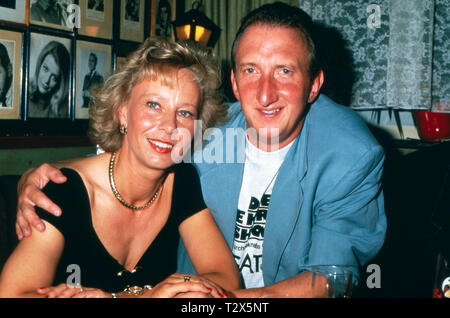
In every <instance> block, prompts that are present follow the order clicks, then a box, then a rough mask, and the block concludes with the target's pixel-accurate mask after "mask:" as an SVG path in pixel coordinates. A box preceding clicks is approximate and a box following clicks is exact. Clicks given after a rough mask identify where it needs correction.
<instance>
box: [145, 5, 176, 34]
mask: <svg viewBox="0 0 450 318" xmlns="http://www.w3.org/2000/svg"><path fill="white" fill-rule="evenodd" d="M176 5H177V1H176V0H153V1H152V16H151V18H150V20H151V27H150V35H152V36H155V35H158V36H164V37H168V38H170V39H173V38H174V35H173V27H172V21H173V20H175V19H176Z"/></svg>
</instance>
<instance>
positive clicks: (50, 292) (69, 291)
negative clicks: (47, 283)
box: [37, 283, 111, 298]
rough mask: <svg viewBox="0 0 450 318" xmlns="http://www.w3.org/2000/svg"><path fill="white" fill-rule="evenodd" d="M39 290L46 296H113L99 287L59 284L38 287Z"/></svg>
mask: <svg viewBox="0 0 450 318" xmlns="http://www.w3.org/2000/svg"><path fill="white" fill-rule="evenodd" d="M37 292H38V293H39V294H41V295H45V298H111V294H110V293H107V292H104V291H103V290H101V289H98V288H90V287H82V286H69V285H67V284H64V283H62V284H59V285H58V286H51V287H46V288H38V289H37Z"/></svg>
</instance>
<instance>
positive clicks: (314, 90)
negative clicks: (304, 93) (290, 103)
mask: <svg viewBox="0 0 450 318" xmlns="http://www.w3.org/2000/svg"><path fill="white" fill-rule="evenodd" d="M324 80H325V76H324V75H323V71H322V70H320V71H319V73H318V74H317V76H316V77H315V78H314V80H313V81H312V83H311V89H310V91H309V97H308V103H312V102H313V101H314V100H315V99H316V97H317V95H319V92H320V89H321V88H322V85H323V81H324Z"/></svg>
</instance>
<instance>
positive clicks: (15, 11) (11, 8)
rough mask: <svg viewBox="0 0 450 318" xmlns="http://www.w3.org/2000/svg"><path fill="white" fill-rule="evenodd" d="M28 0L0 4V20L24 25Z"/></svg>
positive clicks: (15, 0) (7, 0) (9, 0)
mask: <svg viewBox="0 0 450 318" xmlns="http://www.w3.org/2000/svg"><path fill="white" fill-rule="evenodd" d="M28 4H29V0H26V1H24V0H5V1H1V2H0V20H3V21H8V22H14V23H20V24H25V23H26V11H27V8H28Z"/></svg>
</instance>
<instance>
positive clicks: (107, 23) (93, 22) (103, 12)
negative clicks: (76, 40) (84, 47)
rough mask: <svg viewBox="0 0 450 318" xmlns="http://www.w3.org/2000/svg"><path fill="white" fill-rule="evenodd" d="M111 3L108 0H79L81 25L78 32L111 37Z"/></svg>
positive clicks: (99, 36) (92, 35)
mask: <svg viewBox="0 0 450 318" xmlns="http://www.w3.org/2000/svg"><path fill="white" fill-rule="evenodd" d="M113 4H114V3H113V1H110V0H79V5H80V9H81V27H80V28H79V29H78V34H81V35H86V36H91V37H96V38H103V39H112V37H113Z"/></svg>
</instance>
